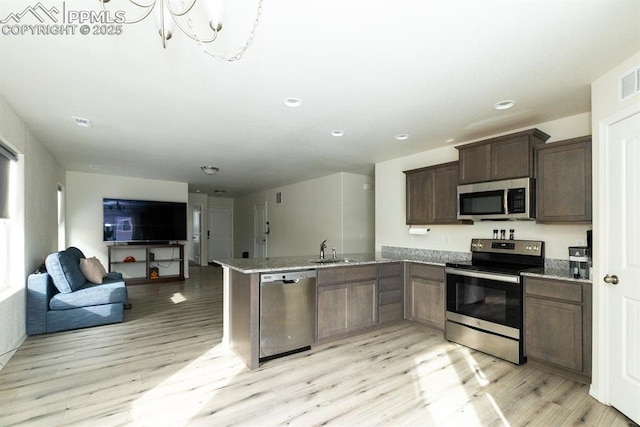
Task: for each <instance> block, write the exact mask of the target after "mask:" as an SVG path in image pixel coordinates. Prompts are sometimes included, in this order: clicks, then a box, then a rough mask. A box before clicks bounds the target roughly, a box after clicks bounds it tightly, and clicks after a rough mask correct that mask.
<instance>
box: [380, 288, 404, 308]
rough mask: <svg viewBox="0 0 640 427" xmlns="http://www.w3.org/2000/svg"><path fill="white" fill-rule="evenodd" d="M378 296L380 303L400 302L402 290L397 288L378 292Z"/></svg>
mask: <svg viewBox="0 0 640 427" xmlns="http://www.w3.org/2000/svg"><path fill="white" fill-rule="evenodd" d="M379 298H380V299H379V300H378V304H380V305H386V304H393V303H400V302H402V291H401V290H397V291H387V292H380V296H379Z"/></svg>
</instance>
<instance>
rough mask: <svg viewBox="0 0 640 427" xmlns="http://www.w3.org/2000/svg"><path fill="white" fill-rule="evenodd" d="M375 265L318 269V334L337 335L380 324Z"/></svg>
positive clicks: (376, 268) (324, 336)
mask: <svg viewBox="0 0 640 427" xmlns="http://www.w3.org/2000/svg"><path fill="white" fill-rule="evenodd" d="M377 279H378V267H377V266H376V265H368V266H355V267H337V268H326V269H319V270H318V282H317V316H316V338H317V340H318V341H320V340H326V339H329V338H336V337H340V336H343V335H347V334H348V333H350V332H356V331H360V330H363V329H368V328H370V327H373V326H376V325H377V324H378V286H377Z"/></svg>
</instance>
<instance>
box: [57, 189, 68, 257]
mask: <svg viewBox="0 0 640 427" xmlns="http://www.w3.org/2000/svg"><path fill="white" fill-rule="evenodd" d="M64 217H65V210H64V191H63V189H62V185H60V184H58V250H59V251H62V250H64V249H65V247H66V243H67V242H66V237H65V221H64Z"/></svg>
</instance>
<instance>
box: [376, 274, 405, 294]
mask: <svg viewBox="0 0 640 427" xmlns="http://www.w3.org/2000/svg"><path fill="white" fill-rule="evenodd" d="M402 285H403V281H402V278H401V277H386V278H383V279H378V290H379V291H380V292H384V291H394V290H396V289H402Z"/></svg>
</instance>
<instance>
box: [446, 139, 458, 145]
mask: <svg viewBox="0 0 640 427" xmlns="http://www.w3.org/2000/svg"><path fill="white" fill-rule="evenodd" d="M455 140H456V139H455V138H449V139H447V140H446V141H445V142H446V143H447V144H451V143H452V142H453V141H455Z"/></svg>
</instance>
